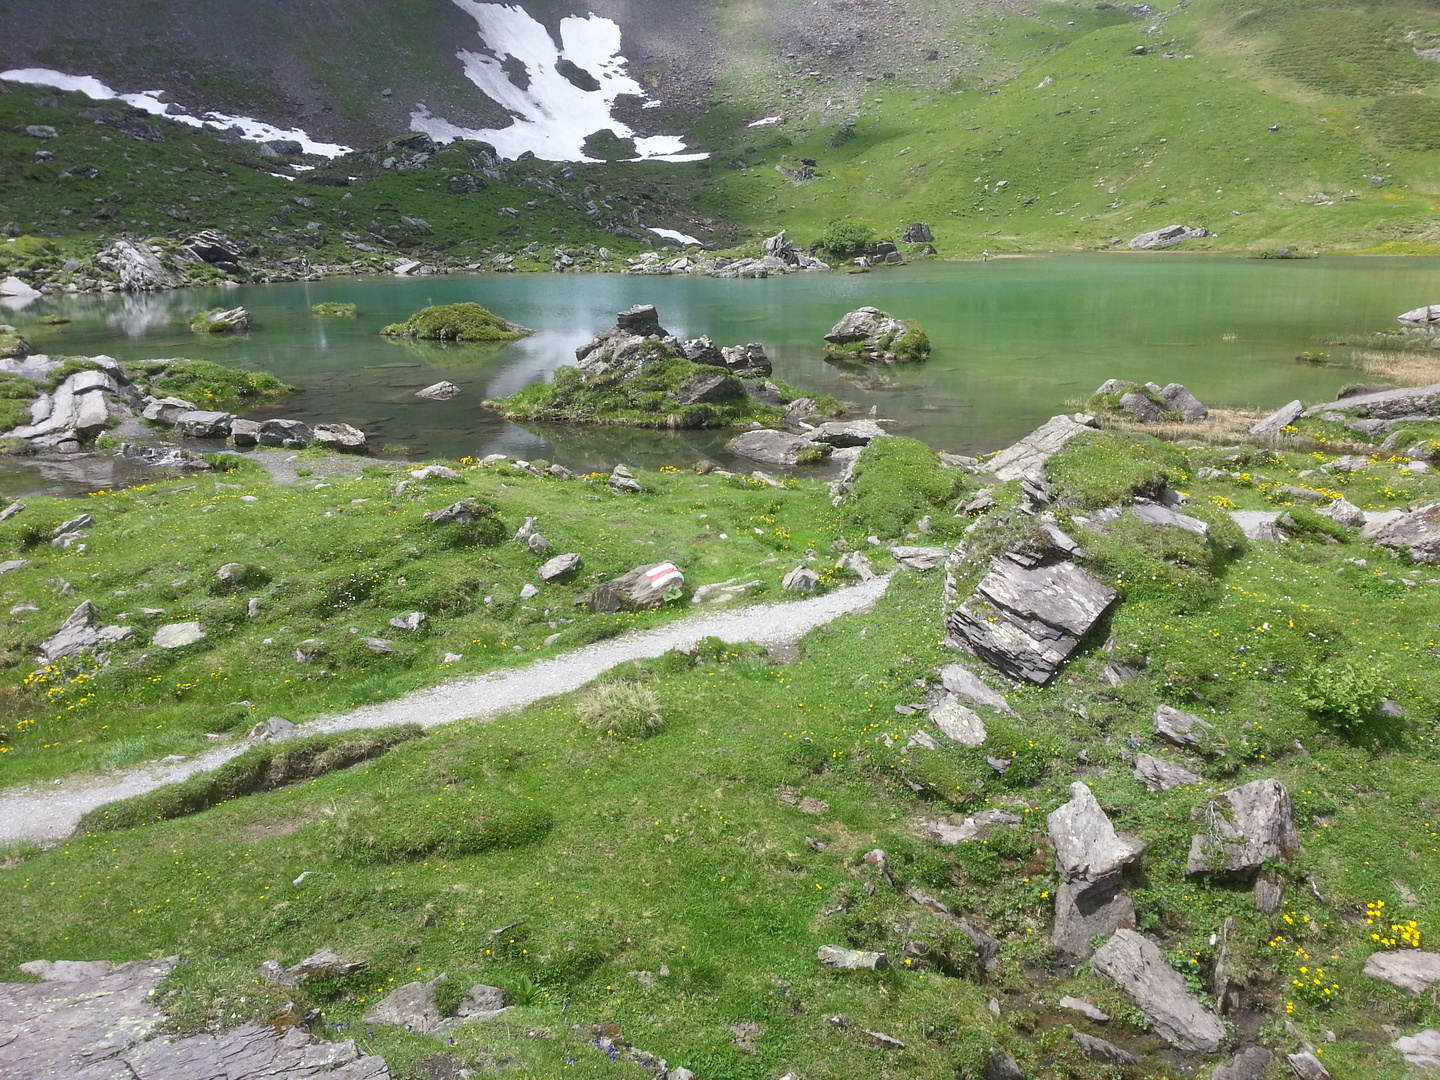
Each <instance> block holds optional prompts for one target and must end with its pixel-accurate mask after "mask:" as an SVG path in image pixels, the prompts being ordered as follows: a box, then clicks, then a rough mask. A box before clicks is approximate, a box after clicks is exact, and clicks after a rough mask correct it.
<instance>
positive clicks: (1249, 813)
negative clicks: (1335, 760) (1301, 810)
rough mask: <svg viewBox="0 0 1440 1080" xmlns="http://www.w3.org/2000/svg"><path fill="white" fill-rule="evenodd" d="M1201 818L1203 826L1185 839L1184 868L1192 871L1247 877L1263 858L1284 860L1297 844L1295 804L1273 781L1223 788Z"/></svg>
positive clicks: (1292, 854)
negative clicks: (1186, 847) (1196, 832)
mask: <svg viewBox="0 0 1440 1080" xmlns="http://www.w3.org/2000/svg"><path fill="white" fill-rule="evenodd" d="M1227 811H1228V812H1229V815H1228V816H1227ZM1204 821H1205V830H1204V831H1203V832H1201V833H1198V834H1196V835H1195V836H1194V837H1193V838H1192V839H1191V841H1190V854H1189V858H1188V859H1187V860H1186V863H1185V872H1186V873H1187V874H1190V875H1191V876H1200V875H1215V876H1222V877H1224V876H1237V877H1243V876H1250V875H1253V874H1255V873H1257V872H1258V871H1259V870H1260V868H1261V867H1262V866H1264V865H1265V863H1266V862H1267V861H1268V860H1271V859H1276V860H1280V861H1284V862H1289V861H1290V860H1291V859H1293V858H1294V857H1295V853H1296V852H1297V851H1298V850H1299V849H1300V836H1299V833H1297V832H1296V830H1295V808H1294V805H1293V804H1292V803H1291V801H1290V793H1289V792H1288V791H1286V790H1285V785H1284V784H1282V783H1280V781H1278V780H1253V781H1251V782H1250V783H1248V784H1244V785H1242V786H1240V787H1236V788H1230V789H1229V790H1228V791H1224V792H1222V793H1221V794H1220V795H1219V796H1218V797H1217V798H1215V799H1213V800H1211V802H1210V803H1209V804H1208V805H1207V807H1206V810H1205V814H1204Z"/></svg>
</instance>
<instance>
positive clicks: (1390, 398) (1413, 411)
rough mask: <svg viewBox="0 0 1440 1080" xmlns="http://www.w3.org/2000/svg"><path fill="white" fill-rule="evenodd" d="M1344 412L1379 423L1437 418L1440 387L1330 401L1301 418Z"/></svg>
mask: <svg viewBox="0 0 1440 1080" xmlns="http://www.w3.org/2000/svg"><path fill="white" fill-rule="evenodd" d="M1342 409H1343V410H1344V411H1346V412H1352V413H1355V414H1357V415H1359V416H1362V417H1367V418H1370V419H1376V420H1398V419H1400V418H1402V417H1405V418H1414V419H1416V420H1419V419H1422V418H1426V417H1437V416H1440V383H1431V384H1430V385H1429V386H1402V387H1400V388H1398V389H1395V390H1377V391H1375V392H1374V393H1370V394H1355V395H1353V396H1351V397H1346V398H1340V399H1339V400H1338V401H1327V402H1325V403H1324V404H1323V405H1311V406H1310V408H1308V409H1306V410H1304V412H1303V413H1301V414H1300V415H1302V416H1318V415H1319V414H1320V413H1322V412H1331V411H1333V410H1342ZM1252 431H1253V429H1252Z"/></svg>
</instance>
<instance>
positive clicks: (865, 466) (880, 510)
mask: <svg viewBox="0 0 1440 1080" xmlns="http://www.w3.org/2000/svg"><path fill="white" fill-rule="evenodd" d="M961 488H962V481H961V478H960V474H959V473H958V472H955V471H954V470H952V469H944V468H941V466H940V455H939V454H938V453H936V452H935V451H934V450H932V449H930V447H928V446H926V445H925V444H924V443H922V442H919V441H918V440H916V439H906V438H900V437H893V438H886V439H875V440H873V441H872V442H871V443H870V445H869V446H867V447H865V449H864V451H862V452H861V454H860V460H859V461H857V462H856V463H855V482H854V485H853V486H852V487H851V490H850V499H849V501H848V502H847V503H846V504H845V506H844V511H845V513H846V514H847V515H853V520H854V521H855V523H856V524H857V525H860V526H862V527H863V528H864V529H865V530H867V531H868V532H870V533H873V534H875V535H877V536H881V537H887V538H895V537H901V536H904V535H905V532H906V530H908V529H910V528H912V527H913V525H914V523H915V521H916V520H917V519H918V518H920V517H923V516H924V515H926V514H929V513H932V512H934V513H935V515H936V519H937V521H938V522H939V526H940V529H939V532H938V533H937V535H939V536H942V537H948V536H949V531H947V526H948V525H949V523H950V522H955V523H956V524H957V525H961V526H963V525H968V524H969V521H968V520H966V521H963V522H960V521H958V519H955V518H954V517H953V516H952V515H953V513H954V506H953V505H952V504H953V502H954V500H955V499H957V498H958V497H959V494H960V490H961ZM932 527H933V526H932ZM954 531H958V530H954Z"/></svg>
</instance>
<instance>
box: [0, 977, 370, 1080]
mask: <svg viewBox="0 0 1440 1080" xmlns="http://www.w3.org/2000/svg"><path fill="white" fill-rule="evenodd" d="M178 959H179V957H174V956H172V957H168V958H166V959H164V960H154V961H150V960H138V961H135V962H133V963H128V964H110V963H107V962H103V961H96V962H91V963H72V962H68V961H56V962H54V963H51V962H49V961H35V962H31V963H29V964H24V965H22V966H21V970H22V971H24V972H25V973H26V974H29V975H34V976H36V977H38V978H40V979H42V980H44V981H42V982H39V983H4V984H0V1031H3V1032H5V1035H4V1036H0V1076H6V1077H10V1076H14V1077H36V1078H39V1077H57V1078H58V1077H67V1078H68V1077H74V1078H75V1080H82V1078H83V1080H90V1078H94V1080H109V1078H111V1077H122V1076H123V1077H127V1078H130V1077H133V1078H135V1080H179V1078H184V1080H191V1078H196V1080H198V1078H202V1077H204V1078H209V1077H225V1078H226V1080H272V1078H274V1077H285V1078H286V1080H318V1078H323V1080H388V1078H389V1076H390V1071H389V1069H388V1068H387V1066H386V1064H385V1059H384V1058H381V1057H371V1056H366V1055H364V1054H362V1053H361V1051H360V1050H359V1048H358V1047H357V1046H356V1045H355V1042H354V1040H350V1039H347V1040H346V1041H344V1042H326V1041H324V1040H323V1039H318V1038H316V1037H315V1036H313V1035H311V1034H309V1033H308V1032H306V1031H304V1030H302V1029H300V1028H294V1027H292V1028H289V1029H286V1030H279V1029H277V1028H274V1027H261V1026H259V1025H256V1024H246V1025H243V1026H242V1027H239V1028H236V1029H235V1030H233V1031H228V1032H222V1033H220V1034H204V1035H195V1036H192V1037H190V1038H188V1039H179V1040H175V1041H171V1040H169V1039H165V1038H161V1037H158V1036H159V1032H160V1025H161V1023H162V1022H163V1020H164V1016H163V1015H162V1014H161V1012H160V1010H159V1008H158V1007H157V1005H156V1001H155V998H154V996H153V995H154V992H155V988H156V987H157V986H158V985H159V984H160V982H161V980H162V979H164V978H165V976H166V975H168V974H169V972H170V970H171V968H172V967H174V965H175V963H176V962H177V961H178Z"/></svg>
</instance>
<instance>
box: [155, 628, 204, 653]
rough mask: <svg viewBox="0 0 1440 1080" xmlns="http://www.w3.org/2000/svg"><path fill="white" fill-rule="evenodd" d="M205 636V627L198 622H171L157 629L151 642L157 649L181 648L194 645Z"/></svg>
mask: <svg viewBox="0 0 1440 1080" xmlns="http://www.w3.org/2000/svg"><path fill="white" fill-rule="evenodd" d="M204 636H205V628H204V627H202V626H201V625H200V624H199V623H198V622H180V623H170V624H168V625H166V626H162V627H160V629H158V630H156V631H155V636H154V637H153V638H151V639H150V644H152V645H154V646H155V647H156V648H157V649H179V648H182V647H184V646H186V645H193V644H195V642H197V641H199V640H200V639H201V638H203V637H204Z"/></svg>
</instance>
